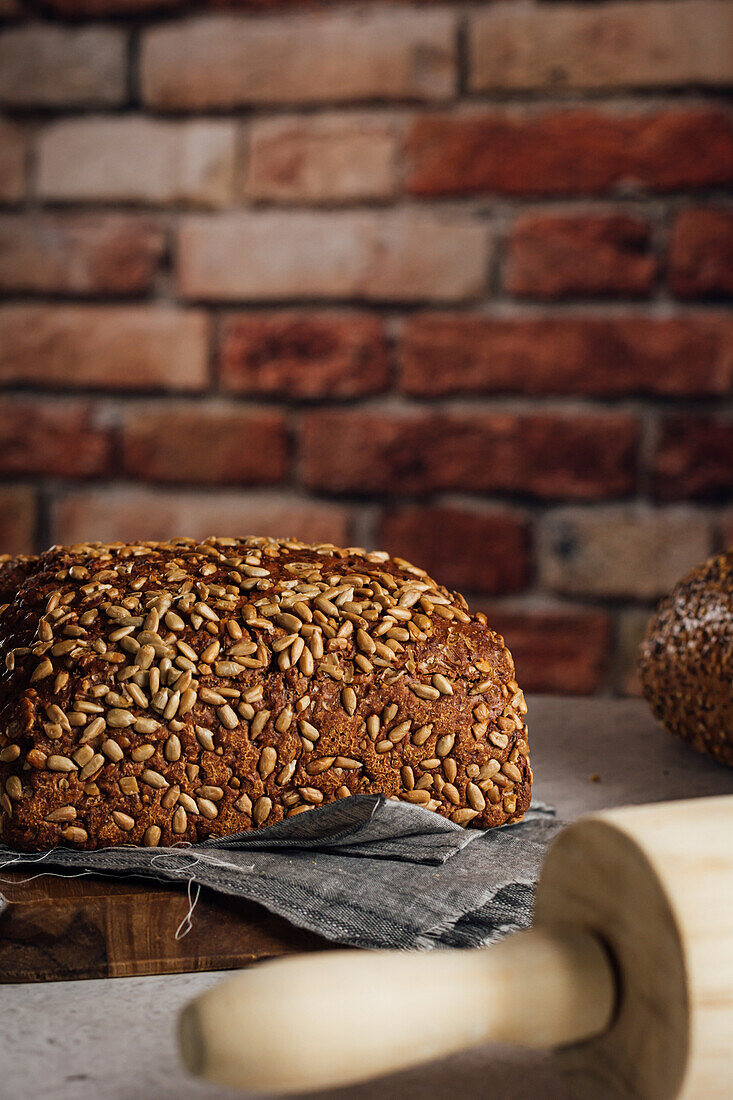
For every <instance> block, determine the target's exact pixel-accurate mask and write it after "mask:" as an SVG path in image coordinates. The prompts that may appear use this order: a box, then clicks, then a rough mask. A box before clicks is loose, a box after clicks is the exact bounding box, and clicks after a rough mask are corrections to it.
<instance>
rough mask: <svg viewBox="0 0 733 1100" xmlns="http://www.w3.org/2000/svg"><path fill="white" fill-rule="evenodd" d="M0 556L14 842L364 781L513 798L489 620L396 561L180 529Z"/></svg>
mask: <svg viewBox="0 0 733 1100" xmlns="http://www.w3.org/2000/svg"><path fill="white" fill-rule="evenodd" d="M0 570H1V572H0V576H4V577H5V578H6V581H5V584H6V591H7V589H8V588H12V585H14V584H17V585H18V587H17V589H16V590H15V592H14V594H12V598H11V599H10V600H6V604H5V606H4V607H2V609H1V610H0V639H1V640H2V647H3V654H4V657H5V665H4V668H3V670H2V673H0V730H3V731H4V732H3V733H2V734H0V780H3V781H4V782H5V793H4V794H3V796H2V808H3V815H4V817H5V819H6V824H5V838H6V839H8V841H9V842H11V843H14V844H16V845H17V846H19V847H27V846H32V847H36V846H39V847H44V846H49V845H51V844H54V843H59V841H60V840H61V841H64V840H65V841H67V842H70V843H79V844H83V845H85V846H95V845H96V844H98V843H99V844H112V843H130V842H133V843H143V842H144V843H150V842H155V843H173V842H175V841H176V840H177V839H191V840H195V839H200V838H203V837H205V836H207V835H210V834H211V833H217V834H218V833H223V832H233V831H238V830H240V829H242V828H247V827H251V826H252V825H255V826H256V825H260V824H265V823H268V824H269V823H270V822H271V821H274V820H278V819H280V818H281V817H282V816H284V815H285V814H286V813H292V812H299V811H300V810H301V809H304V808H307V806H308V805H313V804H317V803H318V802H319V801H322V800H323V798H324V797H326V798H332V797H343V796H344V794H351V793H359V792H360V791H373V790H383V791H384V793H386V794H388V795H393V796H395V797H405V798H406V799H407V800H408V801H416V802H419V803H421V804H430V806H431V808H435V809H440V810H441V812H446V813H447V814H450V815H451V816H453V817H454V819H455V820H460V821H462V822H463V823H468V822H469V821H472V820H473V819H477V820H476V822H475V823H476V824H482V825H492V824H502V823H504V822H505V821H509V820H515V819H518V818H519V817H521V816H522V814H523V813H524V811H525V810H526V808H527V806H528V803H529V791H530V781H531V772H530V770H529V763H528V759H527V754H526V739H525V731H524V724H523V717H522V715H523V713H524V710H525V709H526V708H525V706H524V701H523V699H522V697H521V692H519V691H518V688H517V685H516V681H515V680H514V668H513V663H512V660H511V656H510V654H509V652H508V650H507V649H506V647H505V646H504V642H503V639H502V638H501V637H500V636H499V635H497V634H495V633H494V632H492V631H491V630H490V629H489V628H488V626H487V624H486V620H485V617H484V616H483V615H481V614H475V615H472V614H470V613H469V611H468V609H467V605H466V601H465V600H464V599H463V597H462V596H460V595H458V594H456V593H452V592H449V591H448V590H447V589H445V588H444V587H442V586H440V585H439V584H438V583H437V582H436V581H434V580H433V579H432V578H431V577H429V576H428V575H427V574H426V573H425V571H424V570H421V569H418V568H416V567H415V566H413V565H411V564H410V563H409V562H406V561H403V560H402V559H399V558H390V557H389V556H388V555H387V554H385V553H381V552H378V553H367V552H365V551H364V550H362V549H361V548H349V549H340V548H338V547H334V546H331V545H318V546H309V545H306V544H303V543H299V542H297V541H295V540H284V539H282V540H272V539H265V538H248V539H207V540H206V541H204V542H200V543H198V542H196V541H194V540H192V539H177V540H173V541H171V542H167V543H140V544H129V545H128V544H123V543H115V544H110V545H103V544H97V543H93V544H83V545H77V546H72V547H52V548H51V549H50V550H49V551H47V552H46V553H44V554H42V555H41V556H40V557H38V558H37V559H24V560H23V561H15V562H12V561H9V560H5V561H4V562H3V563H2V565H1V566H0ZM512 700H514V706H513V707H512ZM433 760H435V764H433ZM436 767H439V768H440V769H441V770H440V774H439V775H438V774H437V773H436V774H433V773H435V769H436ZM405 769H407V770H405ZM467 769H469V770H467ZM482 769H483V771H482ZM497 774H498V779H496V782H494V780H493V779H492V778H491V777H492V776H496V775H497ZM431 775H432V780H431V781H430V783H431V786H430V789H428V786H426V781H427V777H428V776H431ZM474 780H478V783H475V782H474ZM481 783H484V784H485V785H484V788H483V792H482V790H481V789H480V788H479V786H478V784H481ZM469 787H470V788H471V789H470V790H469ZM474 788H475V789H474ZM202 791H203V792H204V793H203V794H202V793H201V792H202ZM172 792H174V793H175V798H174V797H173V795H172ZM420 792H427V793H426V794H421V793H420ZM443 792H445V794H444V796H443ZM487 792H488V793H489V794H490V797H485V795H486V794H487ZM418 795H419V797H418ZM471 799H472V801H471ZM433 802H434V803H435V805H434V806H433V805H432V803H433ZM242 815H244V817H242ZM184 822H185V823H184Z"/></svg>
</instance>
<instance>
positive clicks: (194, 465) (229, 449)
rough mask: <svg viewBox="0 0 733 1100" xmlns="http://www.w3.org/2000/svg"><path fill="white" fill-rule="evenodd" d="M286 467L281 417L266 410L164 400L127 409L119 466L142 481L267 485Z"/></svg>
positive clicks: (286, 448) (286, 449)
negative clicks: (235, 408) (231, 409)
mask: <svg viewBox="0 0 733 1100" xmlns="http://www.w3.org/2000/svg"><path fill="white" fill-rule="evenodd" d="M288 466H289V442H288V433H287V429H286V423H285V417H284V416H283V414H282V413H278V412H273V411H270V410H257V411H255V410H249V409H247V410H241V411H239V410H237V411H230V412H227V411H222V410H219V409H211V408H206V407H203V406H201V404H200V403H199V404H196V405H180V404H177V403H174V402H166V403H165V404H164V405H159V406H155V405H151V404H148V405H146V406H145V407H144V408H140V409H133V410H131V411H129V412H128V413H127V414H126V415H125V417H124V420H123V428H122V467H123V470H124V472H125V473H126V474H128V475H129V476H130V477H134V478H142V479H143V480H146V481H164V482H178V483H182V482H183V483H185V482H190V483H194V484H197V483H211V484H221V485H257V484H261V485H268V484H276V483H277V482H280V481H283V480H284V478H285V477H286V476H287V473H288Z"/></svg>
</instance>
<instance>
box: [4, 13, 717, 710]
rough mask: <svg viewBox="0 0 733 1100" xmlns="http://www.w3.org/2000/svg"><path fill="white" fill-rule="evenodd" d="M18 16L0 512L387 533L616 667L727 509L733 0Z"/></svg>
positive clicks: (522, 668)
mask: <svg viewBox="0 0 733 1100" xmlns="http://www.w3.org/2000/svg"><path fill="white" fill-rule="evenodd" d="M29 12H30V14H28V13H29ZM0 20H2V26H1V27H0V107H1V108H2V114H3V118H2V120H0V203H1V204H2V209H1V210H0V290H2V292H3V296H4V304H3V305H2V307H0V385H2V388H3V393H2V395H1V396H0V542H1V543H2V548H3V549H7V550H20V549H24V548H27V547H29V546H31V545H34V544H35V545H42V544H47V543H49V542H51V541H63V540H75V539H82V538H102V539H106V538H116V537H127V536H129V537H144V538H155V537H159V536H166V535H169V534H180V533H192V534H209V533H211V532H218V533H225V532H227V531H230V532H241V531H245V530H251V531H257V532H271V533H284V532H292V533H295V534H298V535H301V536H303V537H306V538H314V539H330V540H333V541H337V542H347V543H363V544H370V545H374V544H379V545H382V546H385V547H386V548H388V549H390V550H393V551H395V552H398V553H401V554H403V555H404V556H407V557H413V558H414V559H415V560H416V561H418V562H420V563H421V564H423V565H426V566H427V567H428V568H430V569H431V570H433V571H434V572H435V573H436V575H437V576H439V577H440V578H442V579H443V580H445V581H446V582H447V583H448V584H453V585H456V586H459V587H461V588H462V589H463V590H465V591H466V592H467V593H470V594H471V596H472V598H473V600H474V602H475V603H476V604H477V605H480V606H482V607H485V608H486V610H487V611H488V612H489V613H490V615H491V619H492V622H494V623H496V624H497V626H498V627H499V628H500V629H501V630H502V631H503V632H505V634H506V635H507V637H508V640H509V642H510V645H511V647H512V649H513V650H514V651H515V653H516V656H517V662H518V666H519V672H520V678H521V679H522V681H523V683H524V684H525V686H526V687H528V688H530V689H549V690H557V691H571V692H606V691H612V690H616V691H625V690H633V676H632V672H631V667H632V654H633V650H634V646H635V644H636V639H637V637H638V633H639V630H640V629H641V625H642V624H643V622H644V620H645V617H646V615H647V614H648V609H649V607H650V606H651V605H652V604H653V602H654V600H655V598H656V597H657V596H658V595H659V594H660V593H661V592H663V591H664V590H665V589H666V588H667V587H668V586H669V585H671V584H672V583H673V582H674V581H675V580H676V578H677V577H678V576H679V575H680V574H681V573H682V572H684V571H685V570H686V569H687V568H688V567H689V566H691V565H693V564H694V563H695V562H697V561H698V560H699V559H702V558H704V557H705V556H706V555H707V554H708V553H709V552H710V551H711V550H713V549H714V548H715V547H717V546H720V545H723V543H724V541H725V539H726V538H729V537H730V534H731V531H732V530H733V511H732V510H731V509H730V507H729V504H730V490H731V483H732V481H733V476H732V475H733V460H732V457H731V456H732V452H733V427H732V422H731V416H730V405H729V404H727V402H728V400H729V397H730V392H731V381H732V378H733V317H731V314H730V312H729V303H730V299H731V296H733V115H732V114H731V111H730V105H729V103H728V102H727V100H726V97H725V89H726V88H727V87H729V86H730V85H731V83H733V3H731V2H730V0H618V2H614V3H608V2H598V3H593V4H576V3H572V2H550V0H546V2H542V0H536V2H524V0H523V2H518V0H514V2H512V0H507V2H496V3H491V2H484V3H468V2H466V3H459V2H452V0H433V2H419V0H415V2H414V3H412V4H410V3H399V4H397V3H389V2H386V0H385V2H383V3H374V4H370V3H364V4H361V5H360V6H356V5H354V4H352V3H347V2H343V3H338V2H330V3H329V2H328V0H323V2H321V3H318V4H316V3H314V4H311V5H307V4H303V3H293V2H287V0H281V2H279V3H278V2H277V0H250V2H249V3H248V2H246V0H209V2H204V3H191V2H184V0H37V2H35V3H23V2H21V0H0Z"/></svg>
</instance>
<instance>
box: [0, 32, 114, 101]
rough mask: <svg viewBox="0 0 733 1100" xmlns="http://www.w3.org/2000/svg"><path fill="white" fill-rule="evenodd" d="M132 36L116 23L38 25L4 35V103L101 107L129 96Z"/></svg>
mask: <svg viewBox="0 0 733 1100" xmlns="http://www.w3.org/2000/svg"><path fill="white" fill-rule="evenodd" d="M126 48H127V36H126V35H125V34H123V32H122V31H120V30H113V29H112V28H111V27H55V26H52V25H51V24H43V23H35V24H32V25H28V26H19V27H10V28H8V29H7V30H4V31H3V32H2V33H1V34H0V103H4V104H6V105H8V106H11V107H72V106H85V107H101V106H112V105H114V104H118V103H122V102H123V100H124V98H125V80H126V59H125V51H126Z"/></svg>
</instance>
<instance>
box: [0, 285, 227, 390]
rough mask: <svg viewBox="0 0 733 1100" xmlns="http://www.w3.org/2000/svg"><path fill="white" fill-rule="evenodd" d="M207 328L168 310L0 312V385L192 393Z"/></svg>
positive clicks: (192, 313)
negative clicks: (186, 391) (167, 390)
mask: <svg viewBox="0 0 733 1100" xmlns="http://www.w3.org/2000/svg"><path fill="white" fill-rule="evenodd" d="M207 359H208V323H207V319H206V317H205V316H204V314H203V313H200V312H199V311H197V310H182V309H176V308H173V307H169V306H155V305H146V306H99V307H97V306H76V305H74V306H72V305H69V306H51V305H49V306H46V305H6V306H3V307H2V308H0V383H4V384H6V385H31V386H54V387H55V386H58V387H61V388H63V389H75V388H77V387H84V386H87V387H92V388H98V389H105V390H107V389H109V390H126V389H127V390H156V389H169V390H199V389H203V387H204V386H205V384H206V381H207V373H208V370H207Z"/></svg>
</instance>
